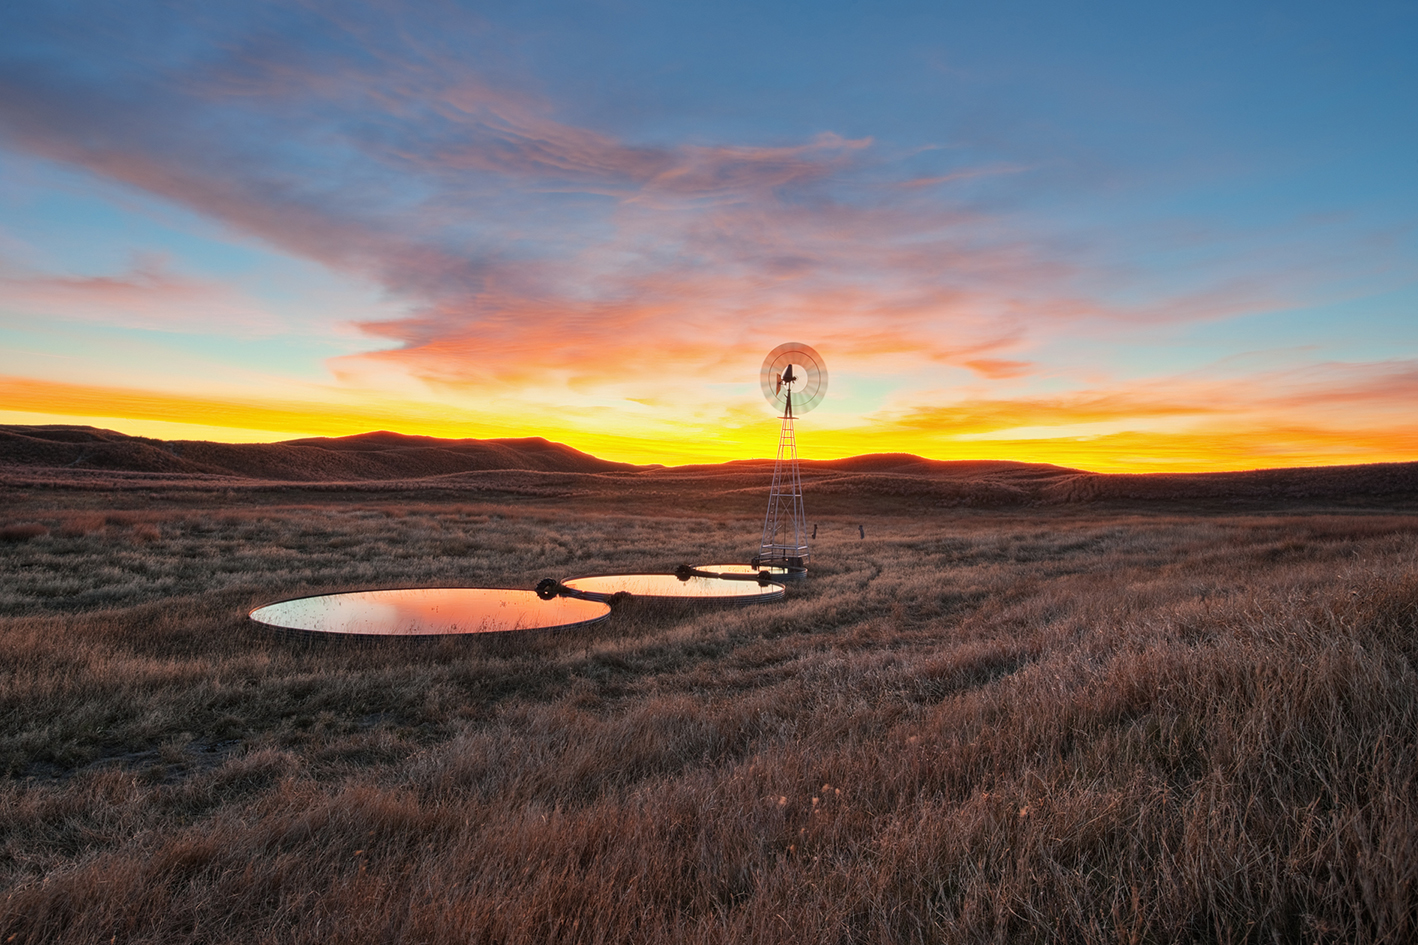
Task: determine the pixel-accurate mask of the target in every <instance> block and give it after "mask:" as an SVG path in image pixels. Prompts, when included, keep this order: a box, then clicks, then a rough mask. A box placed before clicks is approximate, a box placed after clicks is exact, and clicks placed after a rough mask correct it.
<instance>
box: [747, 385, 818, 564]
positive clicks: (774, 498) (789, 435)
mask: <svg viewBox="0 0 1418 945" xmlns="http://www.w3.org/2000/svg"><path fill="white" fill-rule="evenodd" d="M810 554H811V552H809V550H808V546H807V516H806V515H805V514H804V513H803V480H802V476H801V474H800V473H799V472H798V444H797V438H796V436H795V435H794V432H793V396H792V394H789V395H788V407H787V409H786V410H785V411H783V427H782V429H781V430H780V431H779V433H778V459H777V461H776V462H774V464H773V487H772V489H771V490H769V493H768V513H767V514H766V515H765V516H764V517H763V538H762V539H761V540H760V541H759V543H758V556H757V557H756V558H754V564H755V565H757V566H759V567H779V568H805V567H807V562H808V557H809V556H810Z"/></svg>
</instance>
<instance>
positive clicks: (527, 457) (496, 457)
mask: <svg viewBox="0 0 1418 945" xmlns="http://www.w3.org/2000/svg"><path fill="white" fill-rule="evenodd" d="M772 465H773V464H772V461H771V460H738V461H734V462H728V463H721V464H714V465H690V466H673V467H666V466H654V465H648V466H637V465H633V464H629V463H617V462H611V461H609V460H603V459H599V458H597V457H595V456H592V455H590V454H588V453H583V452H581V451H579V450H576V449H573V448H571V447H569V446H566V445H564V444H560V443H552V442H550V441H548V440H545V439H543V438H540V437H525V438H518V439H496V440H477V439H459V440H453V439H439V438H436V437H426V436H407V435H404V434H399V433H390V432H387V431H380V432H375V433H365V434H360V435H357V436H347V437H337V438H325V437H319V438H312V439H300V440H289V441H286V442H282V443H212V442H206V441H198V440H173V441H167V440H157V439H151V438H148V437H135V436H128V435H126V434H122V433H117V432H114V431H112V430H100V429H96V428H94V427H82V426H63V425H54V426H14V425H12V426H0V483H3V484H6V485H10V486H23V485H41V484H45V485H54V486H64V485H72V486H83V487H101V488H122V487H124V486H125V485H126V486H140V485H142V486H151V485H153V484H156V483H162V484H163V485H165V486H171V487H184V486H185V487H189V488H200V487H211V486H214V485H220V486H223V487H226V488H239V487H243V486H244V487H255V488H278V487H279V488H291V487H307V488H318V489H321V490H322V491H326V490H328V489H331V488H349V489H357V490H360V491H369V490H371V489H385V488H389V489H419V490H456V491H459V492H465V493H468V494H470V495H483V496H486V497H489V498H492V497H496V496H523V497H528V498H558V499H566V498H590V497H603V498H604V497H619V498H625V499H643V500H654V501H686V502H689V503H691V504H692V505H694V506H695V507H710V506H712V505H713V503H716V502H722V503H729V504H731V505H734V506H736V507H742V508H747V507H748V506H749V505H751V504H754V503H756V502H757V501H758V497H759V496H761V495H762V493H763V492H764V490H765V489H766V487H767V483H768V478H769V476H770V475H771V471H772ZM802 475H803V488H804V492H805V493H806V494H808V495H810V496H813V497H814V499H815V501H817V502H819V503H820V507H821V508H823V510H824V511H831V510H834V509H845V508H853V509H855V508H857V507H860V506H862V505H863V504H866V503H882V502H885V503H888V504H896V505H900V506H902V507H908V506H910V505H911V504H913V503H915V504H920V505H925V506H963V507H971V506H976V507H994V508H998V507H1008V506H1033V505H1075V504H1096V503H1121V504H1128V505H1142V506H1147V505H1154V504H1158V503H1176V502H1187V503H1202V504H1208V505H1222V506H1225V505H1236V504H1244V505H1257V504H1263V505H1268V504H1305V503H1323V504H1327V505H1336V504H1337V505H1356V506H1374V505H1380V506H1385V507H1403V508H1407V507H1418V463H1378V464H1369V465H1360V466H1326V467H1310V468H1290V469H1263V470H1251V471H1245V472H1223V473H1186V474H1181V473H1150V474H1105V473H1092V472H1086V471H1083V470H1078V469H1068V468H1065V467H1062V466H1053V465H1049V464H1046V463H1019V462H1006V461H993V460H964V461H953V462H949V461H941V460H931V459H924V458H922V457H920V456H914V455H911V454H908V453H881V454H872V455H866V456H853V457H848V458H845V459H835V460H804V461H803V463H802Z"/></svg>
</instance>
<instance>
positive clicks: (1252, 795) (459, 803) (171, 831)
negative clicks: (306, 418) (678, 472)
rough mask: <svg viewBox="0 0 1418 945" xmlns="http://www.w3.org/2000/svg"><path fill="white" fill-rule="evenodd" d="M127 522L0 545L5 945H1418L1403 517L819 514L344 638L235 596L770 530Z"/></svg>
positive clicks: (414, 516)
mask: <svg viewBox="0 0 1418 945" xmlns="http://www.w3.org/2000/svg"><path fill="white" fill-rule="evenodd" d="M121 499H122V497H121V496H119V497H117V498H113V497H105V496H101V495H94V494H84V495H76V496H74V497H71V498H68V499H66V498H65V497H64V495H63V494H62V493H56V494H55V496H54V497H51V498H49V499H45V500H44V501H45V502H48V503H50V505H38V504H31V505H30V506H28V507H26V508H24V509H23V510H22V511H23V513H24V515H25V516H27V517H24V518H15V519H13V520H14V521H15V522H17V523H19V524H22V525H27V526H31V527H29V528H28V530H23V529H22V531H23V534H21V532H15V533H14V534H13V536H12V537H11V539H10V540H8V541H3V542H0V573H3V575H4V582H3V587H0V614H3V615H4V616H3V617H0V721H2V722H3V724H0V772H3V778H0V897H3V898H0V942H11V941H13V942H60V941H64V942H109V941H116V942H163V943H172V942H246V943H258V942H312V943H314V942H319V943H330V942H351V943H353V942H393V941H407V942H504V943H522V942H525V943H547V942H602V941H604V942H626V941H635V942H697V941H706V942H719V941H760V942H761V941H796V942H913V941H924V942H976V941H1023V942H1031V941H1037V942H1046V941H1049V942H1052V941H1072V942H1148V941H1207V942H1213V941H1216V942H1229V941H1234V942H1241V941H1256V942H1260V941H1265V942H1269V941H1276V940H1279V941H1336V942H1338V941H1344V942H1377V941H1386V942H1404V941H1412V940H1414V938H1415V937H1418V780H1415V779H1416V778H1418V671H1415V667H1416V666H1418V518H1416V517H1414V516H1410V515H1385V514H1377V513H1372V514H1364V513H1352V512H1351V513H1346V514H1319V513H1314V514H1303V515H1301V514H1280V513H1276V514H1268V515H1267V514H1248V515H1243V516H1225V515H1219V514H1207V515H1201V514H1196V515H1186V514H1154V515H1143V514H1130V513H1125V512H1112V513H1109V512H1098V511H1092V512H1079V511H1073V512H1068V511H1049V512H1039V513H1029V512H1015V513H985V512H974V513H967V512H938V513H932V514H931V515H928V516H926V517H924V518H907V517H900V518H890V519H883V518H877V519H874V520H872V521H869V522H868V523H867V537H866V539H865V540H861V539H859V538H858V537H857V529H856V524H857V523H856V521H855V520H853V521H850V522H849V521H847V520H845V519H843V520H824V521H823V523H822V528H821V530H820V532H819V541H818V542H817V544H816V545H815V547H814V554H815V561H814V564H815V570H814V576H813V577H812V578H811V579H810V580H809V581H808V582H806V583H805V584H803V585H801V586H795V587H792V588H790V590H789V599H788V600H787V601H786V602H784V603H781V604H773V605H761V606H758V607H750V608H743V609H732V610H699V611H678V612H677V611H673V610H660V611H656V610H653V609H650V608H646V607H644V606H635V605H632V606H631V607H630V608H629V609H628V610H626V611H622V612H619V613H617V614H616V615H615V616H613V617H612V618H611V620H610V621H608V622H606V623H604V624H601V625H600V626H597V627H594V628H590V629H587V630H583V631H578V632H574V633H560V634H559V633H555V632H540V633H528V634H521V635H504V636H500V637H488V638H482V639H469V640H466V641H459V642H458V643H457V644H456V645H440V646H434V647H407V646H397V645H382V646H374V647H368V648H361V649H352V650H351V649H343V648H339V647H333V646H310V647H302V646H297V645H292V644H287V643H281V642H278V641H275V640H272V639H271V638H269V637H267V636H265V635H264V634H262V633H261V632H259V631H258V630H256V629H254V628H252V627H250V626H248V625H247V624H246V622H245V620H244V616H243V615H244V613H245V612H246V610H247V609H249V608H250V607H252V606H255V605H257V604H259V603H263V602H265V601H268V600H273V599H276V598H279V597H283V596H290V595H293V594H296V593H300V592H303V591H307V590H332V589H350V588H356V587H369V586H384V587H392V586H413V585H417V584H422V583H455V584H456V583H466V584H480V583H485V584H492V585H508V586H520V587H528V588H530V587H531V586H532V585H533V584H535V582H536V580H537V579H539V578H541V577H548V576H550V577H562V578H564V577H570V576H573V575H575V574H579V573H587V572H595V571H609V570H640V569H643V568H645V567H646V566H649V567H650V568H652V569H665V568H668V567H672V566H673V565H675V564H677V563H680V562H686V563H691V564H705V563H713V562H716V561H735V560H742V559H743V558H744V557H745V556H746V554H747V553H748V551H749V550H750V549H751V545H752V543H753V542H754V540H755V538H756V533H757V525H758V522H757V521H756V520H755V519H752V518H748V517H742V518H726V519H724V520H721V521H716V520H710V519H708V518H704V517H694V516H692V515H686V516H685V517H679V518H643V517H636V516H633V515H629V514H621V513H618V512H613V511H612V512H600V513H591V512H576V511H575V510H574V509H567V508H554V507H550V506H548V507H545V508H542V507H535V506H525V507H520V508H516V509H499V508H496V507H492V506H479V505H457V504H449V503H444V504H416V503H413V502H406V503H400V502H389V501H381V502H378V503H371V502H370V501H369V500H367V499H360V498H358V497H355V498H351V499H348V500H341V499H339V498H336V497H332V498H330V499H329V501H328V502H324V503H322V504H318V505H281V504H277V502H278V500H275V499H272V500H269V503H270V504H260V503H259V502H255V501H253V502H251V503H248V504H245V505H237V506H234V507H233V508H231V509H230V510H228V511H221V512H212V511H205V510H202V509H194V508H183V507H180V506H178V505H176V504H174V505H172V506H171V507H162V503H160V502H159V503H152V502H146V503H144V506H143V507H142V508H141V509H138V510H135V511H122V510H115V509H114V508H104V507H103V503H104V502H105V501H108V502H110V503H111V504H112V505H115V506H116V505H120V504H121V502H120V500H121ZM26 501H30V500H26ZM65 503H70V504H68V505H66V504H65ZM35 525H38V526H40V528H39V529H36V528H34V527H32V526H35ZM40 531H43V532H45V533H44V534H40V533H39V532H40ZM647 549H656V550H655V551H653V552H648V553H647Z"/></svg>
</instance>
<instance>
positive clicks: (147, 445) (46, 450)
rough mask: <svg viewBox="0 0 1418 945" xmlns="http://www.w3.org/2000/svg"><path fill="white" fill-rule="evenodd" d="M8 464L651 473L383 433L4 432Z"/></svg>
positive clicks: (528, 445) (217, 471)
mask: <svg viewBox="0 0 1418 945" xmlns="http://www.w3.org/2000/svg"><path fill="white" fill-rule="evenodd" d="M0 465H7V466H31V467H34V466H38V467H47V468H52V469H57V468H67V469H102V470H109V471H115V472H118V471H121V472H142V473H169V474H187V475H192V474H199V475H200V474H204V475H216V476H238V477H242V478H251V479H266V480H275V481H284V482H346V481H355V480H384V479H421V478H425V477H428V476H445V475H448V474H450V473H462V472H475V471H481V470H511V469H521V470H539V471H543V472H568V473H570V472H579V473H598V472H610V471H614V470H630V469H641V468H644V467H640V466H633V465H631V464H629V463H614V462H611V461H610V460H604V459H598V458H597V457H595V456H592V455H590V454H589V453H583V452H581V451H580V450H576V449H572V448H571V447H569V446H565V445H563V444H560V443H552V442H551V441H549V440H545V439H542V438H541V437H522V438H517V439H500V440H474V439H466V440H444V439H439V438H437V437H431V436H406V435H404V434H401V433H390V432H388V431H385V430H380V431H378V432H375V433H361V434H358V435H356V436H342V437H312V438H309V439H302V440H287V441H285V442H282V443H213V442H209V441H206V440H156V439H151V438H149V437H137V436H128V435H127V434H123V433H118V432H115V431H113V430H100V429H98V428H96V427H85V426H66V425H53V426H17V425H0Z"/></svg>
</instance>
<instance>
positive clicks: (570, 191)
mask: <svg viewBox="0 0 1418 945" xmlns="http://www.w3.org/2000/svg"><path fill="white" fill-rule="evenodd" d="M1160 9H1161V8H1159V10H1160ZM803 16H804V10H803V9H800V8H797V7H793V8H789V7H788V6H786V5H771V4H770V5H761V4H760V5H752V4H742V5H737V6H735V5H714V6H713V8H712V9H711V8H709V7H704V8H701V9H697V10H692V9H679V7H678V5H643V6H642V5H636V4H631V5H629V6H627V5H624V4H618V5H614V6H612V5H605V6H602V5H598V4H591V5H564V6H563V5H557V4H552V5H542V6H538V7H536V8H535V9H533V8H522V7H510V6H509V7H507V8H505V9H504V8H500V7H489V8H486V9H483V8H480V7H476V6H466V7H465V6H452V5H449V6H446V7H442V6H440V7H438V8H437V9H436V12H434V11H433V10H432V9H431V8H429V7H427V6H426V5H417V4H406V5H404V4H397V3H396V4H392V5H391V4H377V5H376V4H370V5H361V4H330V5H324V4H321V3H315V4H310V5H304V6H300V7H295V6H292V5H285V4H274V3H273V4H265V3H245V4H239V5H236V7H235V8H234V9H227V8H225V7H221V8H214V7H211V6H210V5H200V4H193V5H190V6H187V5H183V4H179V5H178V11H177V13H176V14H174V12H173V10H172V8H170V7H168V6H158V5H151V6H149V5H147V4H143V3H138V4H125V5H123V8H122V10H121V11H120V10H119V9H117V8H114V7H112V5H104V4H91V5H90V4H78V5H70V6H65V7H63V8H62V9H61V8H59V7H56V6H54V5H46V4H39V3H21V4H19V5H18V6H11V7H8V8H7V9H6V10H5V11H0V423H85V424H93V425H96V426H104V427H109V428H112V429H117V430H120V431H122V432H126V433H132V434H139V435H151V436H160V437H165V438H205V439H219V440H233V441H238V440H243V441H249V440H274V439H292V438H297V437H306V436H341V435H347V434H354V433H361V432H366V431H369V430H376V429H387V430H395V431H398V432H402V433H410V434H426V435H434V436H445V437H520V436H542V437H546V438H548V439H551V440H557V441H560V442H564V443H567V444H569V445H571V446H574V447H576V448H577V449H581V450H585V451H587V452H591V453H594V454H596V455H598V456H602V457H605V458H607V459H615V460H624V461H631V462H638V463H666V464H679V463H694V462H718V461H723V460H730V459H742V458H750V457H761V456H766V455H771V454H772V451H773V449H774V447H775V446H776V437H777V429H776V425H775V424H774V421H773V419H772V414H771V412H770V411H769V409H768V408H767V405H766V404H764V402H763V400H762V398H761V396H760V395H759V392H758V383H757V375H758V368H759V364H760V362H761V361H762V359H763V356H764V355H765V354H766V353H767V352H768V350H769V349H771V348H773V347H774V346H775V345H777V344H779V343H781V342H784V341H802V342H805V343H808V344H810V345H812V346H813V347H815V348H816V349H817V350H818V351H820V352H822V354H823V356H824V357H825V358H826V360H827V362H828V364H829V366H830V368H831V372H832V382H831V388H830V390H829V393H828V396H827V399H826V400H825V401H824V403H823V404H822V406H821V407H819V408H818V409H817V410H816V411H815V412H813V413H812V414H811V415H810V417H808V418H806V419H805V420H804V421H803V423H802V424H801V430H800V434H799V435H800V449H801V452H802V455H803V456H804V457H805V458H813V459H829V458H836V457H841V456H849V455H854V454H859V453H868V452H909V453H916V454H919V455H923V456H927V457H931V458H936V459H1007V460H1020V461H1029V462H1050V463H1058V464H1061V465H1067V466H1073V467H1080V468H1085V469H1092V470H1099V471H1137V472H1150V471H1203V470H1221V469H1247V468H1257V467H1274V466H1297V465H1322V464H1337V463H1366V462H1383V461H1411V460H1418V174H1415V172H1414V166H1413V155H1414V154H1415V153H1418V121H1415V119H1414V116H1415V115H1418V60H1415V57H1414V56H1413V55H1412V50H1413V49H1414V48H1418V13H1415V11H1414V9H1413V8H1412V6H1411V5H1402V4H1385V3H1378V4H1365V5H1363V9H1362V10H1361V11H1357V12H1356V11H1354V10H1340V9H1338V8H1334V9H1330V8H1322V7H1315V8H1310V7H1303V8H1301V7H1279V8H1271V7H1263V6H1261V5H1258V4H1255V5H1253V4H1239V5H1237V4H1219V3H1217V4H1203V5H1201V6H1195V7H1188V8H1187V9H1186V10H1185V11H1183V10H1181V9H1175V10H1172V11H1170V12H1167V13H1162V12H1158V13H1154V14H1145V13H1142V12H1139V11H1138V9H1137V8H1136V7H1135V5H1128V4H1116V5H1107V4H1105V5H1102V6H1100V7H1098V8H1097V9H1096V10H1093V11H1092V12H1090V13H1089V14H1088V15H1087V16H1083V15H1082V14H1079V19H1077V20H1075V19H1070V16H1071V14H1068V13H1066V12H1064V11H1063V10H1061V9H1057V8H1055V7H1053V6H1052V5H1044V4H1030V3H1025V4H1017V5H1009V6H1008V9H1006V8H1005V7H998V8H995V12H988V11H984V10H979V11H973V12H971V11H961V10H956V11H950V12H945V11H944V8H941V9H939V10H938V9H936V7H935V5H931V6H921V7H917V6H913V5H909V4H887V5H883V6H875V7H873V6H868V7H856V6H842V7H836V6H829V7H823V8H821V9H817V10H815V11H814V12H813V14H812V17H811V19H810V20H809V21H804V19H803Z"/></svg>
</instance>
